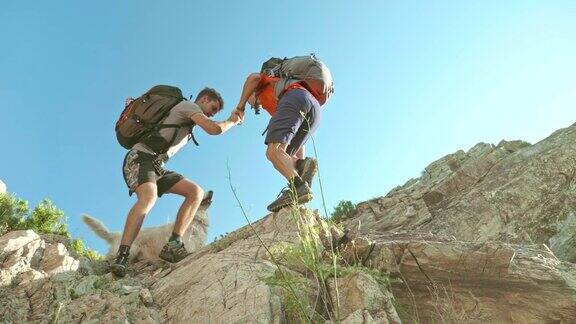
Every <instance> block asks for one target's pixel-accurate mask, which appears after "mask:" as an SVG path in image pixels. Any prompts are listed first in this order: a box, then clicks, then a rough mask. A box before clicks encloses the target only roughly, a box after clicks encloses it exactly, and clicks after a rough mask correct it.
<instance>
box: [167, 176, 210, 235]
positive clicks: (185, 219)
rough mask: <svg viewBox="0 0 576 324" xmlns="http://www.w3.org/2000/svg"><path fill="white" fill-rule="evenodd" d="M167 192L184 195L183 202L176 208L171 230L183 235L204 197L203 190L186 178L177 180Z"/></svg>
mask: <svg viewBox="0 0 576 324" xmlns="http://www.w3.org/2000/svg"><path fill="white" fill-rule="evenodd" d="M168 192H170V193H173V194H177V195H180V196H182V197H184V202H183V203H182V205H181V206H180V209H178V214H177V216H176V223H175V224H174V229H173V232H174V233H175V234H177V235H179V236H182V235H184V233H185V232H186V229H188V226H190V224H191V223H192V220H193V219H194V216H195V215H196V212H197V211H198V207H200V203H201V202H202V199H203V198H204V190H203V189H202V188H200V186H199V185H197V184H195V183H194V182H192V181H190V180H188V179H182V180H180V181H178V182H177V183H176V184H175V185H174V186H172V188H170V190H168Z"/></svg>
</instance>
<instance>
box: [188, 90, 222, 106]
mask: <svg viewBox="0 0 576 324" xmlns="http://www.w3.org/2000/svg"><path fill="white" fill-rule="evenodd" d="M204 96H206V97H208V99H211V100H218V103H219V104H220V110H222V109H224V99H222V96H221V95H220V93H219V92H218V91H216V90H214V89H212V88H208V87H206V88H204V89H202V91H200V92H199V93H198V95H197V96H196V100H194V102H197V101H198V100H199V99H200V98H202V97H204Z"/></svg>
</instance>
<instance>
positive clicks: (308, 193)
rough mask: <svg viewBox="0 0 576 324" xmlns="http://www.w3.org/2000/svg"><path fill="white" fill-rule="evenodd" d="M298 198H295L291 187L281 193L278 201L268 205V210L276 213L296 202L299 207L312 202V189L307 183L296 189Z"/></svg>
mask: <svg viewBox="0 0 576 324" xmlns="http://www.w3.org/2000/svg"><path fill="white" fill-rule="evenodd" d="M295 191H296V197H294V196H293V192H292V190H290V186H288V187H287V188H284V189H283V190H282V191H281V192H280V197H278V199H276V200H275V201H274V202H273V203H271V204H270V205H268V210H269V211H271V212H273V213H275V212H277V211H279V210H280V209H282V208H284V207H286V206H288V205H290V204H293V203H294V202H296V203H298V204H299V205H301V204H305V203H307V202H309V201H310V200H312V198H313V195H312V189H310V186H308V185H307V184H306V183H303V184H301V185H300V186H298V187H297V188H296V189H295ZM295 198H296V199H295Z"/></svg>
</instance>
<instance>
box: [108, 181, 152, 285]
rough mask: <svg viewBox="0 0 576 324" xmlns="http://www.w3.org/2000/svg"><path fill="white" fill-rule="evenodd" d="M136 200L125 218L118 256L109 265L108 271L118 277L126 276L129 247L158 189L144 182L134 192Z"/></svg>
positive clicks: (150, 183) (150, 207)
mask: <svg viewBox="0 0 576 324" xmlns="http://www.w3.org/2000/svg"><path fill="white" fill-rule="evenodd" d="M135 192H136V196H137V197H138V200H137V201H136V203H135V204H134V206H132V208H131V209H130V211H129V212H128V216H127V217H126V224H125V225H124V232H123V233H122V240H121V241H120V247H119V248H118V254H117V255H116V259H115V260H114V263H113V264H112V265H111V267H110V270H111V271H112V273H114V274H115V275H117V276H119V277H124V276H125V275H126V266H127V264H128V256H129V255H130V245H132V243H133V242H134V240H135V239H136V236H138V232H140V228H141V227H142V223H143V222H144V218H145V217H146V215H147V214H148V213H149V212H150V210H151V209H152V207H154V204H155V203H156V199H157V198H158V188H157V187H156V183H155V182H146V183H143V184H141V185H139V186H138V187H137V188H136V190H135Z"/></svg>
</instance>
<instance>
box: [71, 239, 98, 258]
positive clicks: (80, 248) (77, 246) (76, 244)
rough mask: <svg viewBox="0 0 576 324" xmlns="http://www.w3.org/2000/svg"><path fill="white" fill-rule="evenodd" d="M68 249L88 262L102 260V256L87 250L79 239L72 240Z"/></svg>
mask: <svg viewBox="0 0 576 324" xmlns="http://www.w3.org/2000/svg"><path fill="white" fill-rule="evenodd" d="M70 247H71V248H72V250H74V251H75V252H76V253H78V254H79V255H82V256H84V257H86V258H88V259H90V260H94V261H96V260H102V259H103V258H104V256H103V255H101V254H100V253H98V252H96V251H94V250H90V249H89V248H87V247H86V244H84V241H82V240H81V239H74V240H72V242H71V243H70Z"/></svg>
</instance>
